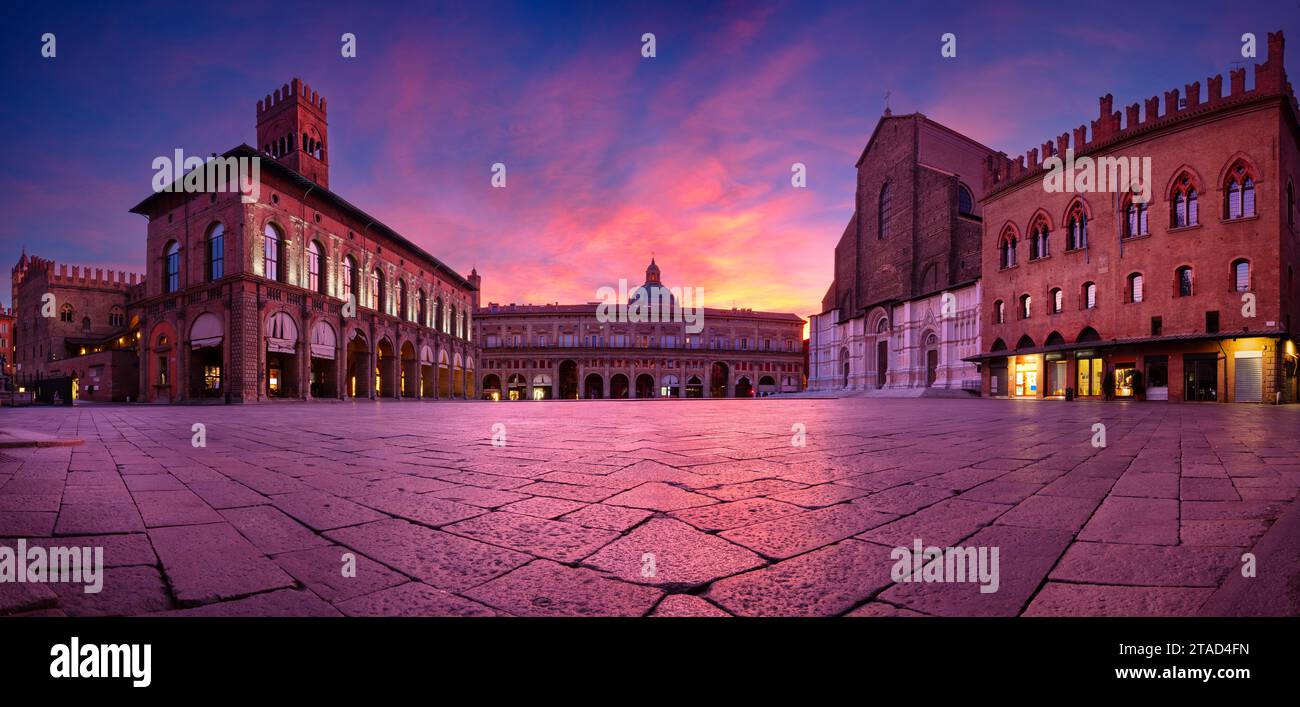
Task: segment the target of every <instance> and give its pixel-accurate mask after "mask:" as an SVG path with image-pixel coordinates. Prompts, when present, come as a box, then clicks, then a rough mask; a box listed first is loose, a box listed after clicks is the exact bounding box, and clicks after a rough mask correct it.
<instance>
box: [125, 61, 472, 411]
mask: <svg viewBox="0 0 1300 707" xmlns="http://www.w3.org/2000/svg"><path fill="white" fill-rule="evenodd" d="M257 144H258V148H256V149H255V148H252V147H249V146H247V145H241V146H239V147H236V148H234V149H233V150H231V151H230V152H227V153H226V154H225V155H223V157H227V158H229V157H234V158H260V159H261V175H260V176H261V183H260V189H259V190H258V193H256V194H250V193H247V192H245V191H240V190H235V191H222V192H212V193H206V192H205V193H187V192H182V191H174V192H167V191H159V192H155V193H153V194H151V195H150V196H149V197H148V198H146V199H145V200H144V201H142V202H140V204H138V205H136V206H135V207H134V208H133V209H132V211H133V212H134V213H138V214H141V215H143V216H145V217H147V218H148V219H149V226H148V245H147V252H148V262H147V269H146V270H147V277H146V285H145V290H144V292H143V293H142V296H141V297H140V298H139V299H138V300H136V301H133V303H132V306H133V308H134V311H135V312H136V313H137V314H138V316H139V323H138V326H139V331H140V332H141V343H140V348H139V351H140V373H139V386H140V395H141V398H142V399H144V400H146V401H151V402H179V401H202V400H220V401H224V402H228V403H241V402H254V401H264V400H272V399H297V400H307V399H313V398H327V399H347V398H407V399H419V398H428V399H432V398H442V399H446V398H466V397H475V390H474V381H475V380H476V374H475V371H476V368H477V366H476V361H477V360H478V347H477V345H476V344H475V343H474V342H473V341H472V338H471V332H472V331H473V326H474V325H473V318H472V316H473V312H474V310H475V308H476V306H477V304H478V285H479V277H478V274H477V273H471V275H470V276H469V277H465V276H462V275H460V274H459V273H457V272H456V271H455V270H453V269H451V268H450V267H448V266H447V265H445V264H444V263H442V262H441V261H440V260H438V259H437V258H435V257H433V256H432V255H430V254H428V253H427V252H425V251H424V250H422V249H421V248H419V247H418V246H416V245H415V244H413V243H411V242H410V241H408V240H407V239H406V238H404V237H403V236H402V235H401V234H399V233H397V232H396V231H394V230H393V229H392V228H390V227H388V226H386V225H385V224H384V223H383V222H382V221H379V220H378V219H376V218H374V217H372V216H370V215H369V214H367V213H365V212H364V211H362V210H361V209H359V208H357V207H356V206H353V205H352V204H350V203H349V202H347V201H346V200H344V199H343V198H342V197H340V196H339V195H337V194H335V193H333V192H331V191H330V190H329V188H328V187H329V155H330V152H329V148H330V143H329V137H328V131H327V124H326V102H325V99H324V97H321V96H320V95H318V94H317V93H316V92H315V91H313V90H312V89H311V87H310V86H307V85H304V84H302V83H301V82H300V81H299V80H298V79H294V80H293V81H292V82H291V83H289V84H285V85H284V86H283V87H282V88H281V89H278V90H276V91H275V93H274V94H273V95H268V96H267V97H266V98H265V99H264V100H262V101H258V104H257ZM349 303H353V304H354V305H355V307H351V306H349Z"/></svg>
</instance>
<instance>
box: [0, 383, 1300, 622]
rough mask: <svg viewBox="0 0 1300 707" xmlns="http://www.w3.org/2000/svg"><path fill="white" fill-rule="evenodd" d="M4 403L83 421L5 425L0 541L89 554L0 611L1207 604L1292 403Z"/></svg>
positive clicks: (1284, 433) (690, 610)
mask: <svg viewBox="0 0 1300 707" xmlns="http://www.w3.org/2000/svg"><path fill="white" fill-rule="evenodd" d="M196 423H201V424H202V425H204V427H205V433H206V446H204V447H195V446H194V445H193V438H194V435H195V433H194V432H193V431H192V428H193V427H192V426H193V425H195V424H196ZM498 423H500V424H502V425H504V429H502V428H500V427H497V428H495V431H496V432H504V438H503V439H502V438H501V437H500V436H498V439H497V442H499V443H502V445H503V446H494V444H493V436H494V426H495V425H497V424H498ZM1097 423H1101V424H1103V425H1105V430H1106V446H1105V447H1104V448H1099V447H1095V446H1094V444H1093V440H1094V429H1093V425H1094V424H1097ZM799 426H801V428H802V429H803V430H805V435H806V437H805V439H804V440H803V441H804V444H803V445H802V446H800V445H799V444H798V442H799V441H800V440H799V439H798V434H797V430H798V429H800V427H799ZM0 428H2V429H6V430H9V431H13V430H31V431H37V432H41V433H44V434H53V435H57V436H59V437H79V438H82V439H84V440H85V443H84V444H83V445H81V446H75V447H40V448H19V449H4V450H0V545H7V546H10V547H15V546H16V541H17V539H19V538H22V539H25V540H26V541H27V543H28V544H29V545H44V546H77V547H82V546H92V547H102V548H104V560H105V565H106V568H105V569H104V577H103V589H102V591H101V592H99V593H98V594H87V593H85V592H84V591H83V589H82V585H79V584H53V583H51V584H31V583H23V584H18V583H0V614H33V613H34V614H47V615H63V614H66V615H72V616H80V615H140V614H153V613H159V612H162V613H171V614H190V615H204V616H270V615H310V616H317V615H330V616H336V615H347V616H372V615H397V616H449V615H450V616H493V615H516V616H605V615H618V616H727V615H735V616H778V615H779V616H787V615H800V616H803V615H817V616H837V615H844V616H893V615H908V616H910V615H960V616H986V615H989V616H1016V615H1029V616H1040V615H1191V614H1196V613H1198V612H1199V611H1203V610H1204V608H1205V607H1206V606H1207V605H1211V604H1209V603H1210V602H1211V597H1215V601H1216V602H1218V604H1215V605H1218V606H1223V605H1225V604H1224V603H1223V602H1227V604H1226V605H1227V606H1231V602H1232V601H1233V599H1232V597H1231V596H1228V597H1224V596H1222V591H1223V590H1222V589H1221V588H1222V587H1223V585H1224V583H1225V580H1227V579H1228V578H1229V577H1230V575H1233V574H1240V568H1241V564H1242V562H1241V558H1242V555H1243V553H1247V552H1250V551H1252V550H1253V549H1255V547H1256V544H1257V542H1259V541H1260V539H1261V537H1263V536H1264V535H1265V533H1266V532H1268V531H1269V530H1270V527H1272V526H1273V525H1274V522H1275V521H1276V520H1277V519H1278V518H1279V516H1282V515H1283V514H1284V513H1286V512H1287V511H1288V510H1289V508H1290V506H1291V504H1292V503H1293V502H1294V499H1295V498H1296V496H1297V492H1298V491H1300V434H1297V433H1298V432H1300V406H1290V407H1280V408H1279V407H1263V406H1251V405H1214V404H1209V405H1176V404H1174V405H1170V404H1156V403H1146V404H1137V403H1110V404H1107V403H1094V402H1089V403H1083V402H1080V403H1073V404H1065V403H1041V402H1011V401H1002V400H978V399H971V400H936V399H917V400H871V399H864V398H852V399H840V400H830V399H826V400H816V399H797V400H699V401H696V400H692V401H671V400H665V401H582V402H523V403H478V402H440V403H436V402H393V401H384V402H378V403H371V402H366V403H311V404H308V403H279V404H266V405H258V406H244V407H226V406H185V407H179V406H177V407H143V406H106V405H99V406H96V405H85V406H78V407H75V408H57V409H54V408H31V409H6V410H0ZM1277 525H1278V527H1279V528H1281V527H1283V526H1284V525H1285V524H1284V523H1278V524H1277ZM1292 540H1294V539H1292ZM917 541H920V542H921V543H922V544H923V545H924V546H926V547H930V546H934V547H939V548H945V547H967V548H971V547H975V548H997V550H998V557H999V564H998V573H999V576H998V581H997V591H995V592H981V591H980V587H981V584H980V583H977V582H969V581H968V582H954V581H943V582H939V581H929V582H920V581H918V582H906V581H896V576H895V573H894V572H893V571H892V570H893V568H894V566H895V564H896V561H895V559H894V557H893V556H892V553H893V552H894V550H895V548H898V547H905V548H909V549H910V548H912V547H913V545H914V543H915V542H917ZM1281 544H1282V546H1283V547H1291V548H1295V547H1297V545H1296V544H1295V543H1294V542H1286V541H1285V539H1284V541H1283V542H1282V543H1281ZM1260 545H1261V546H1265V545H1271V546H1276V545H1278V543H1277V542H1273V543H1260ZM1266 560H1267V558H1260V559H1259V570H1258V571H1259V572H1260V573H1261V574H1262V573H1265V572H1267V571H1268V569H1269V568H1270V567H1275V566H1276V564H1270V563H1268V562H1267V561H1266ZM346 564H354V566H355V572H354V573H353V574H354V575H355V576H344V574H345V572H344V567H345V565H346ZM986 584H987V583H986ZM1216 592H1219V593H1220V596H1217V597H1216V596H1215V595H1216Z"/></svg>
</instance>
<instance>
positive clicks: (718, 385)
mask: <svg viewBox="0 0 1300 707" xmlns="http://www.w3.org/2000/svg"><path fill="white" fill-rule="evenodd" d="M709 375H710V377H711V378H712V380H710V381H709V397H710V398H725V397H727V382H728V379H729V378H730V377H731V369H730V368H729V367H728V366H727V364H725V363H722V362H721V361H719V362H717V363H714V364H713V366H712V368H711V369H710V373H709Z"/></svg>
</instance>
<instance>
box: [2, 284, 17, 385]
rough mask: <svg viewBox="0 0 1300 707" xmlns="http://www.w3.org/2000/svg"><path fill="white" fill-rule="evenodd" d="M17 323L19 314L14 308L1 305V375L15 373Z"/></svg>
mask: <svg viewBox="0 0 1300 707" xmlns="http://www.w3.org/2000/svg"><path fill="white" fill-rule="evenodd" d="M12 301H13V300H10V302H12ZM16 323H17V315H16V314H15V313H14V309H13V308H12V307H0V375H3V376H12V375H13V374H14V324H16Z"/></svg>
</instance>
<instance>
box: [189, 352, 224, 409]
mask: <svg viewBox="0 0 1300 707" xmlns="http://www.w3.org/2000/svg"><path fill="white" fill-rule="evenodd" d="M222 392H223V390H222V385H221V346H219V345H218V346H204V347H202V348H197V349H194V351H193V352H192V353H191V354H190V395H191V396H193V397H195V398H219V397H221V394H222Z"/></svg>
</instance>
